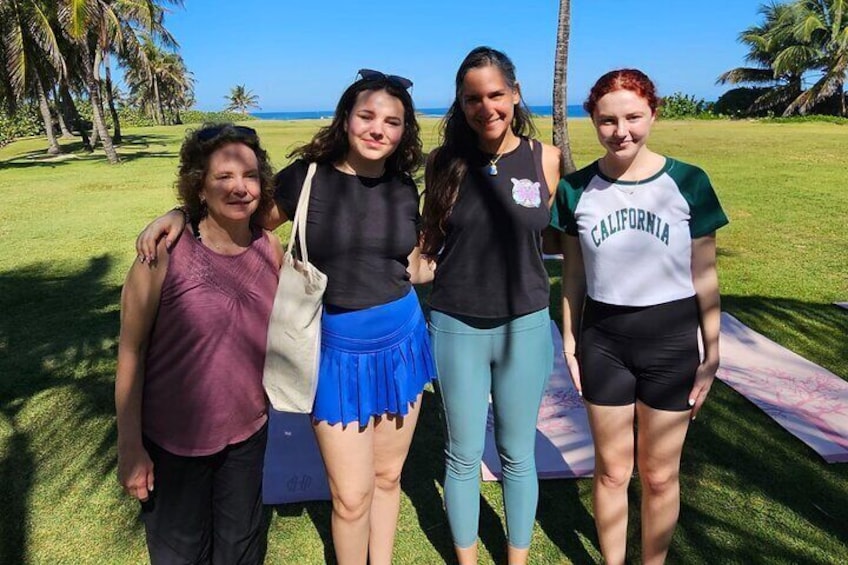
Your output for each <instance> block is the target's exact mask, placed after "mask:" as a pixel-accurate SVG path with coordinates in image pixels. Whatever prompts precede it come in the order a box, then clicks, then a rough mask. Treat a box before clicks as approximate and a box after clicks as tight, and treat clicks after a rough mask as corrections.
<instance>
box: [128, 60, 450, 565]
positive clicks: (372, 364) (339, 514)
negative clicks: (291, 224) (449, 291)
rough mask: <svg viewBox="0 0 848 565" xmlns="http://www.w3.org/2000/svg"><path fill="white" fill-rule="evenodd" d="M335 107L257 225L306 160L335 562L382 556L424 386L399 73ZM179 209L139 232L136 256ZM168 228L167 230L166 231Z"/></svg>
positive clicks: (283, 214) (266, 221)
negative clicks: (311, 170)
mask: <svg viewBox="0 0 848 565" xmlns="http://www.w3.org/2000/svg"><path fill="white" fill-rule="evenodd" d="M359 75H360V78H359V79H358V80H357V81H356V82H354V83H353V84H352V85H350V86H349V87H348V88H347V90H345V92H344V93H343V94H342V96H341V99H340V100H339V103H338V105H337V107H336V112H335V116H334V118H333V121H332V122H331V123H330V125H329V126H327V127H325V128H322V129H321V130H320V131H319V132H318V133H317V134H316V135H315V136H314V137H313V139H312V140H311V141H310V142H309V143H307V144H305V145H303V146H301V147H299V148H297V149H295V150H294V151H293V152H292V153H291V154H290V156H294V157H297V160H295V161H294V162H293V163H292V164H291V165H289V166H288V167H286V168H285V169H283V170H282V171H280V173H278V174H277V177H276V187H277V189H276V197H275V203H274V205H273V206H272V207H271V208H269V210H268V212H267V214H265V215H264V216H263V217H262V219H261V223H262V225H263V226H264V227H266V228H268V229H275V228H276V227H277V226H279V225H281V224H282V223H284V222H286V221H288V220H289V219H291V218H293V217H294V213H295V208H296V205H297V201H298V197H299V196H300V190H301V187H302V184H303V181H304V178H305V176H306V173H307V168H308V165H309V163H310V162H314V163H317V171H316V173H315V176H314V178H313V181H312V193H311V195H310V202H309V211H308V215H307V223H308V225H309V237H308V238H307V246H308V249H307V251H308V253H309V259H310V261H311V262H312V263H313V264H314V265H315V266H316V267H318V268H319V269H320V270H321V271H323V272H324V273H325V274H326V275H327V278H328V285H327V290H326V293H325V295H324V303H325V304H324V315H323V318H322V336H321V361H320V368H319V374H318V391H317V394H316V398H315V406H314V409H313V412H312V419H313V428H314V431H315V435H316V437H317V439H318V446H319V448H320V450H321V455H322V457H323V459H324V464H325V467H326V469H327V476H328V478H329V483H330V492H331V495H332V498H333V515H332V531H333V544H334V547H335V552H336V557H337V559H338V562H339V563H340V564H342V565H345V564H363V565H364V564H365V563H366V561H369V562H370V563H371V564H374V565H378V564H388V563H391V560H392V548H393V545H394V535H395V529H396V525H397V517H398V512H399V510H400V474H401V470H402V468H403V464H404V461H405V460H406V456H407V453H408V451H409V446H410V444H411V441H412V435H413V432H414V430H415V424H416V421H417V419H418V413H419V410H420V407H421V397H422V392H423V388H424V386H425V385H426V384H427V383H428V382H430V381H431V380H432V379H433V378H435V367H434V363H433V360H432V355H431V351H430V341H429V336H428V333H427V327H426V323H425V320H424V316H423V313H422V312H421V307H420V305H419V303H418V298H417V295H416V294H415V292H414V290H413V289H412V283H417V282H424V281H426V280H427V279H428V278H431V277H432V272H431V271H430V270H429V269H428V268H427V265H426V263H425V262H423V261H420V260H419V250H418V226H419V211H418V191H417V189H416V186H415V182H414V181H413V180H412V176H411V174H412V173H413V172H414V171H415V170H416V169H417V168H418V167H419V166H420V163H421V160H422V150H421V141H420V139H419V128H418V122H417V120H416V118H415V108H414V106H413V104H412V98H411V97H410V95H409V92H408V91H407V89H408V88H409V87H410V86H412V83H411V81H409V80H408V79H406V78H403V77H399V76H395V75H385V74H383V73H381V72H378V71H372V70H367V69H363V70H361V71H360V72H359ZM181 223H182V220H181V214H179V213H174V214H171V215H169V216H168V217H166V218H165V219H164V221H162V222H161V224H163V225H164V226H165V227H163V226H160V221H157V222H154V224H152V225H151V226H149V227H148V229H147V230H146V231H145V232H144V233H143V234H142V235H141V236H140V238H139V252H140V253H141V254H142V255H146V253H148V252H149V251H150V250H151V249H152V243H153V242H155V240H156V238H158V237H159V235H160V234H161V233H162V232H163V231H168V232H170V233H174V230H178V229H179V226H180V224H181ZM168 226H170V227H168Z"/></svg>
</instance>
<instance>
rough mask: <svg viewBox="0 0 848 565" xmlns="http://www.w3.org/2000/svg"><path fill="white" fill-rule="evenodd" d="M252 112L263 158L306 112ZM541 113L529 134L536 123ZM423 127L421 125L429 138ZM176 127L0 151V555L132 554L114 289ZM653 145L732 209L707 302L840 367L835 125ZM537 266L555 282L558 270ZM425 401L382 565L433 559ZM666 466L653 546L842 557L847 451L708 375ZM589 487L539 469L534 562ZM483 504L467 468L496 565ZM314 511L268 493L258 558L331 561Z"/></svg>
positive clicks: (161, 204) (105, 559)
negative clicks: (117, 409) (665, 541)
mask: <svg viewBox="0 0 848 565" xmlns="http://www.w3.org/2000/svg"><path fill="white" fill-rule="evenodd" d="M251 125H253V126H255V127H256V128H257V129H258V130H259V132H260V134H261V136H262V139H263V142H264V144H265V146H266V148H267V149H268V150H269V152H270V154H271V155H272V157H273V159H274V164H275V165H276V167H277V168H279V167H281V166H283V165H284V164H285V163H286V162H287V159H286V157H285V154H286V153H287V152H288V151H289V150H290V149H291V148H292V147H293V146H294V145H296V144H297V143H299V142H303V141H305V140H307V139H308V138H309V137H310V136H311V134H312V133H313V132H314V131H315V128H316V126H317V123H316V122H251ZM540 125H541V129H542V133H541V137H542V139H550V121H549V120H540ZM435 126H436V121H435V120H425V121H424V124H423V130H424V139H425V144H426V146H427V148H428V149H429V148H430V147H432V146H433V144H434V142H435V139H436V136H435ZM570 126H571V128H570V129H571V136H572V141H573V147H574V150H575V160H576V161H577V164H578V166H581V165H585V164H587V163H588V162H589V161H590V160H591V159H594V158H595V157H597V156H598V154H599V152H600V148H599V146H598V144H597V142H596V141H595V139H594V134H593V132H592V129H591V127H590V124H589V123H588V122H587V121H586V120H573V121H572V122H571V124H570ZM183 130H184V128H182V127H159V128H138V129H132V128H130V129H129V130H128V132H127V135H126V140H125V142H124V144H123V145H122V146H121V147H120V150H119V152H120V154H121V156H122V158H123V160H124V163H123V164H122V165H120V166H117V167H113V166H109V165H107V164H106V162H105V159H104V158H103V157H102V155H101V154H99V153H97V154H95V155H87V154H84V153H81V152H80V151H79V149H80V148H79V144H78V143H76V144H75V143H73V142H66V143H65V148H66V149H67V150H68V151H70V153H69V154H68V156H67V157H66V158H64V159H61V160H46V159H44V158H43V149H44V147H45V144H44V142H43V141H42V140H41V139H28V140H22V141H18V142H16V143H13V144H12V145H10V146H7V147H5V148H3V149H0V202H2V204H0V563H2V564H16V563H45V564H56V563H74V564H76V563H97V564H100V563H127V564H130V563H140V562H144V560H145V557H146V553H145V548H144V541H143V540H144V535H143V531H142V528H141V527H140V525H139V523H138V521H137V506H136V504H134V503H133V502H132V501H131V500H129V499H128V498H127V497H125V496H124V495H123V494H122V492H121V490H120V489H119V488H118V484H117V482H116V479H115V462H116V461H115V456H116V453H115V429H114V416H113V411H114V408H113V403H112V383H113V374H114V369H115V355H116V338H117V334H118V316H119V306H118V303H119V295H120V287H121V284H122V281H123V278H124V275H125V273H126V271H127V269H128V267H129V265H130V262H131V261H132V260H133V259H134V250H133V241H134V238H135V235H136V233H137V232H138V231H139V230H140V229H141V227H142V226H143V225H145V223H146V222H147V221H148V220H150V219H151V218H152V217H153V216H155V215H157V214H159V213H161V212H163V211H164V210H167V209H168V208H170V207H171V206H173V205H174V202H175V197H174V191H173V181H174V178H175V171H176V165H177V151H178V149H179V144H180V142H181V139H182V132H183ZM652 143H653V147H654V148H655V149H657V150H659V151H661V152H664V153H667V154H669V155H673V156H675V157H677V158H679V159H682V160H684V161H689V162H693V163H696V164H698V165H700V166H702V167H703V168H704V169H706V170H707V172H708V173H709V174H710V176H711V178H712V180H713V182H714V184H715V186H716V188H717V191H718V193H719V196H720V198H721V200H722V203H723V204H724V206H725V208H726V210H727V212H728V214H729V216H730V218H731V224H730V225H729V226H728V227H727V228H725V229H723V230H721V232H720V234H719V240H718V241H719V255H720V257H719V272H720V277H721V286H722V294H723V306H724V308H725V310H728V311H730V312H731V313H732V314H734V315H735V316H737V317H738V318H740V319H741V320H742V321H743V322H745V323H746V324H748V325H750V326H751V327H753V328H754V329H756V330H758V331H760V332H762V333H764V334H765V335H767V336H768V337H770V338H772V339H774V340H775V341H777V342H779V343H781V344H783V345H784V346H786V347H788V348H790V349H792V350H794V351H796V352H797V353H799V354H801V355H803V356H804V357H807V358H808V359H811V360H813V361H815V362H817V363H819V364H820V365H822V366H824V367H826V368H827V369H829V370H831V371H833V372H835V373H836V374H838V375H840V376H842V377H843V378H846V377H848V311H845V310H840V309H838V308H836V307H835V306H833V305H831V302H833V301H836V300H842V301H844V300H848V238H846V224H848V152H846V147H848V127H845V126H838V125H832V124H820V123H802V124H769V123H754V122H727V121H695V122H659V123H658V124H657V125H656V126H655V130H654V135H653V141H652ZM287 233H288V232H287V229H285V230H281V235H282V236H283V237H286V234H287ZM551 275H552V279H551V280H552V284H553V291H554V292H553V296H555V297H556V296H557V295H558V291H559V279H558V267H556V266H552V267H551ZM623 276H624V275H623ZM554 302H556V300H554ZM554 311H555V312H557V314H556V315H558V308H557V307H556V304H554ZM434 400H435V399H434V397H433V394H432V393H431V392H429V391H428V392H426V393H425V406H424V409H423V412H422V417H421V422H420V424H419V429H418V431H417V433H416V437H415V441H414V444H413V447H412V451H411V453H410V456H409V460H408V463H407V466H406V470H405V472H404V477H403V483H402V488H403V500H402V509H401V520H400V523H399V526H398V536H397V545H396V551H395V555H396V562H397V563H400V564H407V563H426V564H432V563H439V562H443V561H450V560H452V549H451V541H450V534H449V531H448V526H447V522H446V519H445V516H444V513H443V510H442V506H441V505H442V503H441V497H440V493H441V481H442V473H443V470H442V465H443V458H442V440H441V424H440V421H439V416H438V411H437V410H436V402H434ZM682 475H683V478H682V483H683V506H682V512H681V517H680V526H679V527H678V530H677V532H676V534H675V538H674V542H673V544H672V550H671V554H670V558H669V561H670V562H674V563H705V564H706V563H710V564H712V563H740V564H742V563H846V562H848V465H846V464H841V465H840V464H837V465H828V464H826V463H824V462H823V461H822V460H821V459H819V457H818V456H817V455H816V454H815V453H814V452H813V451H811V450H810V449H808V448H807V447H806V446H804V445H803V444H802V443H801V442H800V441H798V440H796V439H794V438H793V437H792V436H790V435H789V434H788V433H786V432H784V431H783V430H782V429H781V428H780V427H779V426H778V425H777V424H775V423H774V422H773V421H772V420H771V419H769V418H768V417H766V416H765V415H764V414H763V413H762V412H760V411H759V410H758V409H756V408H754V407H753V405H751V404H750V403H749V402H748V401H746V400H745V399H744V398H742V397H741V396H739V395H737V394H736V393H735V392H733V391H732V390H730V389H729V388H727V387H726V386H724V385H722V384H721V383H717V384H716V386H714V388H713V392H712V393H711V397H710V399H709V401H708V402H707V404H706V406H705V408H704V410H703V411H702V413H701V415H700V416H699V417H698V420H697V422H696V423H695V424H693V426H692V429H691V432H690V437H689V439H688V442H687V444H686V449H685V454H684V462H683V470H682ZM632 489H633V490H632V492H633V494H634V496H635V495H636V494H638V486H636V485H635V484H634V486H633V487H632ZM590 490H591V484H590V481H588V480H579V481H575V480H560V481H543V482H542V484H541V493H540V502H539V510H538V520H537V525H536V529H535V533H534V539H533V546H532V551H531V554H532V562H533V563H546V564H547V563H570V562H574V563H586V562H596V561H598V560H599V552H598V543H597V538H596V536H595V533H594V526H593V523H592V517H591V492H590ZM633 506H634V508H633V509H632V511H631V530H633V531H634V535H635V531H636V528H637V527H638V511H637V510H638V509H637V508H636V506H637V505H635V504H634V505H633ZM502 518H503V506H502V502H501V498H500V488H499V486H498V485H497V484H491V483H487V484H484V486H483V500H482V512H481V529H480V531H481V540H482V546H481V548H482V550H481V556H482V558H481V562H483V563H493V562H495V563H501V562H503V561H504V560H505V550H504V546H505V536H504V531H503V525H502ZM329 522H330V508H329V504H328V503H310V504H294V505H288V506H283V507H279V508H275V509H274V520H273V523H272V526H271V531H270V542H269V558H268V562H269V563H296V564H301V563H304V564H312V563H323V562H325V560H331V559H332V547H331V543H330V535H329ZM631 545H633V546H634V547H635V546H636V545H637V538H636V537H633V543H632V544H631ZM633 557H634V559H635V558H636V557H637V555H636V554H635V553H634V554H633Z"/></svg>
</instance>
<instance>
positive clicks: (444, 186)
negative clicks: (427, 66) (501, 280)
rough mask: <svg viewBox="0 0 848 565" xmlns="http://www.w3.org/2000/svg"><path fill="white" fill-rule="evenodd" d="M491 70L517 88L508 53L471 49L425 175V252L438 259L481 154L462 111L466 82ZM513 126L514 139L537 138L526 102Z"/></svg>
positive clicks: (516, 112)
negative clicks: (452, 215)
mask: <svg viewBox="0 0 848 565" xmlns="http://www.w3.org/2000/svg"><path fill="white" fill-rule="evenodd" d="M488 66H493V67H495V68H497V69H498V70H499V71H500V72H501V75H502V76H503V79H504V82H505V83H506V85H507V86H508V87H509V88H510V89H512V90H516V89H517V88H518V81H517V80H516V79H515V65H514V64H513V62H512V61H511V60H510V58H509V57H507V56H506V54H505V53H503V52H502V51H498V50H497V49H492V48H491V47H477V48H475V49H472V50H471V52H470V53H468V55H466V56H465V59H464V60H463V61H462V64H461V65H459V70H458V71H457V72H456V95H455V97H454V101H453V104H451V106H450V108H449V109H448V112H447V114H445V117H444V119H443V120H442V123H441V125H440V127H439V134H440V137H441V141H442V144H441V145H440V146H439V147H438V148H437V149H434V150H433V153H432V154H431V155H430V158H429V159H428V161H427V168H426V169H425V171H424V182H425V185H426V191H425V194H424V209H423V212H422V227H423V243H422V251H423V253H425V254H427V255H435V254H436V253H438V252H439V249H441V247H442V243H443V242H444V238H445V227H444V224H445V220H447V218H448V216H449V215H450V211H451V208H452V207H453V203H454V202H455V201H456V195H457V192H458V191H459V186H460V185H461V184H462V181H463V179H464V178H465V175H466V174H467V173H468V162H469V160H470V159H471V158H472V157H473V156H474V155H475V154H476V152H477V151H478V148H477V144H478V139H477V133H476V132H475V131H474V130H473V129H471V126H469V125H468V121H467V120H466V119H465V113H464V112H463V111H462V107H461V100H462V87H463V81H464V80H465V75H466V74H468V71H470V70H471V69H479V68H481V67H488ZM511 126H512V131H513V133H514V134H515V135H518V136H528V137H533V136H535V135H536V127H535V126H534V125H533V119H532V117H531V114H530V110H529V109H528V108H527V105H526V104H525V103H524V100H523V99H522V100H519V102H518V103H517V104H516V105H515V107H514V115H513V117H512V124H511Z"/></svg>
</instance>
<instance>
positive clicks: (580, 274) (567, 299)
mask: <svg viewBox="0 0 848 565" xmlns="http://www.w3.org/2000/svg"><path fill="white" fill-rule="evenodd" d="M561 247H562V249H563V259H562V349H563V355H565V362H566V364H567V365H568V370H569V371H570V372H571V379H572V381H573V382H574V387H575V388H576V389H577V392H578V393H580V395H581V396H583V385H582V383H581V378H580V367H579V365H578V363H577V357H576V354H577V336H578V334H579V332H580V322H581V318H582V316H583V303H584V301H585V299H586V272H585V269H584V266H583V252H582V251H581V250H580V240H578V239H577V236H572V235H567V234H565V233H563V234H562V236H561Z"/></svg>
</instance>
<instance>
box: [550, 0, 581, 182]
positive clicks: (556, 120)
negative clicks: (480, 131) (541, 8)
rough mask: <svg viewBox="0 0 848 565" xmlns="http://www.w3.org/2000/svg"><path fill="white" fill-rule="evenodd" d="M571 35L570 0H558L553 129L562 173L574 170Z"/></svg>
mask: <svg viewBox="0 0 848 565" xmlns="http://www.w3.org/2000/svg"><path fill="white" fill-rule="evenodd" d="M570 35H571V1H570V0H560V2H559V20H558V24H557V41H556V55H555V59H554V93H553V94H554V96H553V102H554V108H553V114H554V115H553V129H554V132H553V133H554V145H556V146H557V147H558V148H559V150H560V151H562V168H563V171H562V172H564V173H566V174H567V173H571V172H574V171H575V170H576V169H577V167H575V166H574V158H573V157H572V155H571V140H570V138H569V136H568V97H567V96H566V93H567V90H568V78H567V77H568V39H569V36H570Z"/></svg>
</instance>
